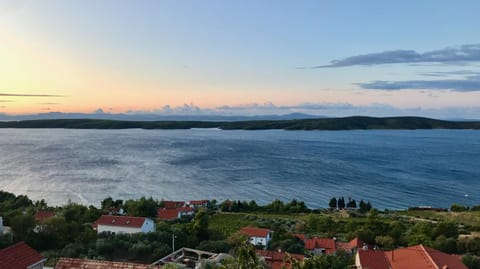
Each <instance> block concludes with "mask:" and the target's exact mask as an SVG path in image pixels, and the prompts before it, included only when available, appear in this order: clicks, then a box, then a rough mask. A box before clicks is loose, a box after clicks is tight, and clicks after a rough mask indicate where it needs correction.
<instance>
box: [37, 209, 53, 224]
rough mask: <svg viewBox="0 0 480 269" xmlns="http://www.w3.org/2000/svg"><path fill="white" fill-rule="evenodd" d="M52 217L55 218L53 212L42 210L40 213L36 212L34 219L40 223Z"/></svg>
mask: <svg viewBox="0 0 480 269" xmlns="http://www.w3.org/2000/svg"><path fill="white" fill-rule="evenodd" d="M54 216H55V212H53V211H47V210H42V211H38V212H37V213H35V215H34V218H35V220H36V221H38V222H42V221H45V220H47V219H49V218H53V217H54Z"/></svg>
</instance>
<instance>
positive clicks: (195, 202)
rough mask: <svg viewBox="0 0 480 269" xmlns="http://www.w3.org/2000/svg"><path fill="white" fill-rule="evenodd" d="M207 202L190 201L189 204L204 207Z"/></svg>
mask: <svg viewBox="0 0 480 269" xmlns="http://www.w3.org/2000/svg"><path fill="white" fill-rule="evenodd" d="M207 203H208V200H192V201H190V202H189V204H191V205H204V204H207Z"/></svg>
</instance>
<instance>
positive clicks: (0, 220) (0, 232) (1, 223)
mask: <svg viewBox="0 0 480 269" xmlns="http://www.w3.org/2000/svg"><path fill="white" fill-rule="evenodd" d="M2 234H3V218H2V217H0V235H2Z"/></svg>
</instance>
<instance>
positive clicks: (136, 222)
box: [94, 215, 147, 228]
mask: <svg viewBox="0 0 480 269" xmlns="http://www.w3.org/2000/svg"><path fill="white" fill-rule="evenodd" d="M146 219H147V218H141V217H130V216H112V215H102V216H100V218H99V219H98V220H97V221H95V223H94V226H98V225H106V226H107V225H108V226H120V227H132V228H141V227H142V225H143V223H145V220H146Z"/></svg>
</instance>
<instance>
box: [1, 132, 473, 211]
mask: <svg viewBox="0 0 480 269" xmlns="http://www.w3.org/2000/svg"><path fill="white" fill-rule="evenodd" d="M0 189H3V190H6V191H9V192H13V193H16V194H27V195H28V196H30V197H31V198H33V199H35V200H37V199H42V198H44V199H45V200H46V201H47V202H48V203H50V204H55V205H61V204H64V203H66V202H67V201H68V199H70V200H72V201H74V202H80V203H85V204H94V205H97V206H98V205H99V203H100V201H101V200H102V199H103V198H105V197H108V196H112V197H113V198H114V199H127V198H138V197H141V196H153V197H154V198H158V199H162V198H163V199H179V200H189V199H205V198H208V199H213V198H215V199H217V200H223V199H242V200H244V199H248V200H250V199H255V200H257V201H258V202H260V203H267V202H270V201H272V200H273V199H275V198H279V199H281V200H290V199H293V198H296V199H300V200H304V201H306V202H307V204H308V205H309V206H311V207H326V206H327V204H328V200H329V199H330V198H331V197H333V196H344V197H345V198H347V197H349V196H351V197H352V198H355V199H357V200H359V199H364V200H369V201H371V203H372V204H373V206H374V207H377V208H382V209H383V208H406V207H408V206H417V205H431V206H438V207H449V206H450V205H451V204H452V203H462V204H468V205H471V204H480V132H479V131H471V130H416V131H383V130H378V131H377V130H375V131H279V130H274V131H220V130H208V129H193V130H137V129H131V130H63V129H54V130H52V129H43V130H42V129H0Z"/></svg>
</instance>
